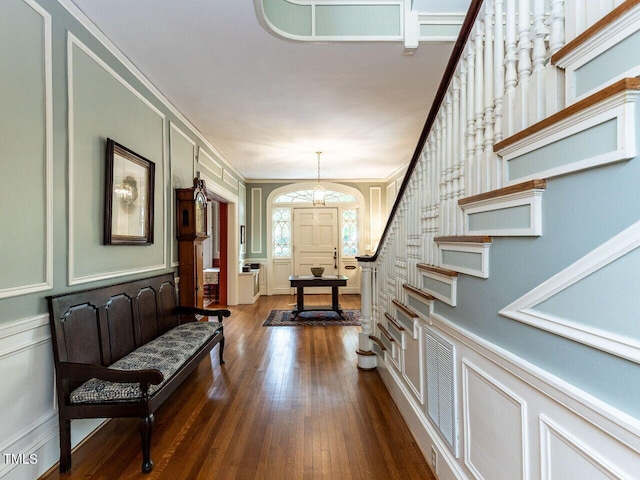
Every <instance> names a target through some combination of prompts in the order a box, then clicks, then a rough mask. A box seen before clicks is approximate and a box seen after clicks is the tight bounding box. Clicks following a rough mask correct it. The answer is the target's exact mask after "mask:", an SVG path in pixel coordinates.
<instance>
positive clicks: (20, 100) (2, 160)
mask: <svg viewBox="0 0 640 480" xmlns="http://www.w3.org/2000/svg"><path fill="white" fill-rule="evenodd" d="M44 25H45V22H44V19H43V17H42V16H41V15H40V14H38V13H37V12H36V11H35V10H34V9H33V8H31V7H30V6H29V5H28V4H27V3H25V2H23V1H22V0H2V13H1V14H0V59H1V60H0V85H1V87H0V178H1V179H2V188H0V205H1V206H2V208H0V225H2V227H1V228H2V230H3V233H2V234H1V235H0V252H1V253H0V289H4V288H14V287H23V286H28V285H34V284H40V283H44V282H45V281H46V249H47V235H46V234H47V230H46V212H47V208H46V206H47V199H46V175H45V174H46V169H47V165H46V160H47V158H46V147H47V145H46V128H47V125H46V118H45V112H46V110H45V102H46V94H45V92H46V89H45V87H46V81H45V48H44V45H45V43H44V42H45V34H44Z"/></svg>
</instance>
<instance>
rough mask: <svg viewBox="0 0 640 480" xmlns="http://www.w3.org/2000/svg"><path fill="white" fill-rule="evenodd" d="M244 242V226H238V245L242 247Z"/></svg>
mask: <svg viewBox="0 0 640 480" xmlns="http://www.w3.org/2000/svg"><path fill="white" fill-rule="evenodd" d="M244 241H245V228H244V225H240V245H244Z"/></svg>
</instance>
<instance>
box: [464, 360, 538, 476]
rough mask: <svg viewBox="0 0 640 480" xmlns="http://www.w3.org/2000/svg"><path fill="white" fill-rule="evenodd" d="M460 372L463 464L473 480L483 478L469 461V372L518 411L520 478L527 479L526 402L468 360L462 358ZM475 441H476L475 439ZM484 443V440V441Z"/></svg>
mask: <svg viewBox="0 0 640 480" xmlns="http://www.w3.org/2000/svg"><path fill="white" fill-rule="evenodd" d="M461 370H462V372H461V373H462V410H463V412H464V413H463V416H462V418H463V420H462V425H463V432H464V464H465V465H466V466H467V468H468V469H469V470H470V471H471V472H472V473H473V475H474V477H475V478H484V477H483V476H482V474H481V473H480V471H479V470H478V469H477V467H476V466H475V465H474V464H473V462H472V461H471V448H472V444H471V438H472V436H471V425H470V423H469V421H470V411H469V406H470V405H471V404H472V403H473V399H472V398H471V397H470V396H469V372H473V373H474V374H475V375H476V376H477V377H478V378H479V379H481V380H482V381H484V382H485V383H486V384H487V385H489V386H490V387H492V388H493V389H494V390H495V392H496V393H497V394H499V395H502V396H503V397H504V398H505V399H506V400H507V401H510V402H511V403H513V404H514V405H515V406H516V407H519V409H520V429H521V435H522V437H521V439H520V441H521V442H522V445H521V448H522V451H521V452H520V459H521V461H522V477H521V478H523V479H525V480H526V479H528V478H529V455H528V454H527V452H528V451H529V445H528V443H529V442H528V441H527V438H528V429H527V402H525V401H524V400H523V399H521V398H520V397H518V395H516V394H515V393H514V392H512V391H511V389H509V388H508V387H507V386H506V385H504V384H502V383H500V382H499V381H498V380H497V379H495V378H493V377H492V376H491V375H489V374H488V373H486V372H485V371H483V370H482V369H481V368H480V367H479V366H478V365H474V364H473V363H472V362H471V361H470V360H468V359H465V358H463V359H462V362H461ZM476 441H477V439H476ZM485 441H486V439H485ZM487 480H489V479H487Z"/></svg>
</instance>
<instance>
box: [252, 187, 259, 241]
mask: <svg viewBox="0 0 640 480" xmlns="http://www.w3.org/2000/svg"><path fill="white" fill-rule="evenodd" d="M251 253H262V188H252V189H251Z"/></svg>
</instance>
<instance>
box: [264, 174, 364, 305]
mask: <svg viewBox="0 0 640 480" xmlns="http://www.w3.org/2000/svg"><path fill="white" fill-rule="evenodd" d="M322 185H323V186H324V187H325V188H326V189H327V190H334V191H336V192H341V193H347V194H349V195H352V196H353V197H355V198H356V200H357V201H356V203H355V204H354V203H349V204H341V203H339V202H336V203H335V205H334V204H328V205H327V208H338V216H339V218H338V231H339V229H340V222H341V218H342V217H341V215H342V208H343V207H344V206H345V205H349V206H355V207H356V208H357V209H358V233H359V235H358V251H360V252H362V251H363V238H362V237H363V235H362V232H366V231H369V222H368V220H369V215H368V212H367V209H366V203H365V200H364V195H363V194H362V192H360V190H358V189H357V188H353V187H349V186H348V185H343V184H340V183H332V182H328V181H324V180H323V181H322ZM315 186H316V184H315V183H313V182H310V181H308V180H307V181H305V182H299V183H289V184H287V185H284V186H282V187H279V188H276V189H274V190H272V191H271V192H270V193H269V195H268V196H267V201H266V202H265V210H266V212H265V216H266V219H267V221H266V227H267V229H266V230H267V231H266V245H267V264H266V265H265V266H266V268H267V269H269V273H270V274H269V275H268V277H269V284H268V285H267V294H268V295H273V294H275V293H276V291H280V290H282V289H278V288H277V287H276V286H275V285H274V284H273V282H274V281H275V280H276V279H275V274H271V273H272V272H271V270H272V268H273V265H274V260H275V259H274V257H273V238H272V237H273V227H272V221H271V218H272V216H273V208H274V206H277V207H278V208H285V207H289V208H291V220H292V226H291V228H292V230H291V231H292V232H293V208H294V207H295V208H304V207H312V205H311V202H309V203H308V204H306V203H302V202H300V203H278V204H275V203H273V202H274V200H275V199H276V198H277V197H278V196H279V195H282V194H283V193H287V192H293V191H296V190H305V189H306V190H309V189H310V190H313V188H314V187H315ZM340 245H341V244H340ZM291 247H292V252H291V262H292V264H291V268H292V269H293V244H292V245H291ZM339 250H340V256H339V259H340V261H341V262H342V258H343V257H342V248H340V249H339ZM340 265H341V266H342V263H340ZM287 293H291V289H290V288H289V289H287Z"/></svg>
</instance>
